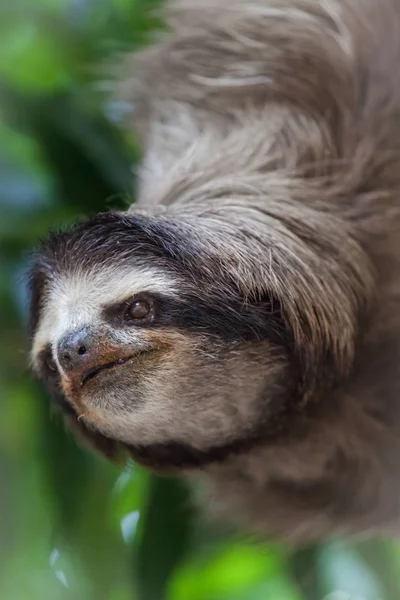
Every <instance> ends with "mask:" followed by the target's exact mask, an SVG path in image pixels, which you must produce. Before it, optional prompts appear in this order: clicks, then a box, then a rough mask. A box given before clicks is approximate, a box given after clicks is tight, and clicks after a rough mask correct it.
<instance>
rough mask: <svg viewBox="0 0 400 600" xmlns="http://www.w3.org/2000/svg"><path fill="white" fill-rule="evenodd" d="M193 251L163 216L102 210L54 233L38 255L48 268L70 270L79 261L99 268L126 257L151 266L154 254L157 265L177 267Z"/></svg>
mask: <svg viewBox="0 0 400 600" xmlns="http://www.w3.org/2000/svg"><path fill="white" fill-rule="evenodd" d="M191 255H192V256H193V253H192V252H191V249H190V240H188V239H186V238H185V236H184V235H182V233H181V232H179V230H178V228H177V227H173V226H172V225H171V224H170V223H168V222H167V221H164V220H163V219H162V218H160V219H157V220H155V219H154V220H153V219H150V218H146V217H141V216H133V215H132V216H131V215H128V214H126V213H100V214H98V215H96V216H95V217H93V218H91V219H88V220H86V221H82V222H80V223H77V224H76V225H74V226H73V227H72V228H71V229H69V230H66V231H60V232H55V233H52V234H50V235H49V236H48V238H47V239H46V240H45V241H44V242H43V244H42V245H41V247H40V249H39V252H38V255H37V258H38V260H39V261H41V262H42V264H43V266H47V268H50V269H54V270H56V271H58V272H65V271H67V272H68V271H69V270H74V269H75V268H76V265H79V267H80V268H83V269H90V268H97V269H98V268H101V267H103V266H108V265H116V266H118V267H120V266H123V264H124V262H125V261H127V262H129V263H131V264H134V265H140V264H143V262H145V264H146V265H147V266H149V260H151V259H152V258H153V259H154V260H155V263H154V264H155V265H156V266H157V265H159V266H162V267H163V268H168V267H171V266H175V267H176V263H179V262H182V261H184V258H187V257H189V256H191ZM163 259H164V260H163ZM165 259H166V260H165ZM171 259H175V260H172V262H171ZM150 266H151V265H150Z"/></svg>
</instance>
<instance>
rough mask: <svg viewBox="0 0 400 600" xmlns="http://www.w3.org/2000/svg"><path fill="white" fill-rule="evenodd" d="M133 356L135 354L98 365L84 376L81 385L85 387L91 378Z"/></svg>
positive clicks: (125, 361)
mask: <svg viewBox="0 0 400 600" xmlns="http://www.w3.org/2000/svg"><path fill="white" fill-rule="evenodd" d="M133 357H134V355H133V354H131V355H130V356H126V357H124V358H119V359H118V360H114V361H113V362H109V363H105V364H104V365H98V366H97V367H93V368H91V369H89V370H88V371H86V373H85V374H84V376H83V377H82V382H81V387H83V386H84V385H85V384H86V383H87V382H88V381H90V380H91V379H94V378H95V377H97V375H99V373H102V372H103V371H107V370H109V369H113V368H114V367H118V366H120V365H124V364H125V363H127V362H128V360H131V358H133Z"/></svg>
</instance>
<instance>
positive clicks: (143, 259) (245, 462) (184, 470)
mask: <svg viewBox="0 0 400 600" xmlns="http://www.w3.org/2000/svg"><path fill="white" fill-rule="evenodd" d="M167 13H168V15H167V18H168V20H169V24H170V26H171V30H172V31H171V32H170V33H167V34H165V35H164V36H163V37H162V38H161V39H160V40H159V41H158V42H157V43H156V44H154V45H153V46H152V47H150V48H148V49H145V50H143V51H142V52H140V53H138V54H136V55H134V56H133V57H128V59H127V60H126V61H125V62H124V64H123V67H122V69H121V71H122V73H123V78H122V82H121V83H120V84H119V86H118V93H119V96H120V97H122V98H123V99H124V100H125V101H128V102H129V103H130V104H131V106H132V107H133V110H132V116H131V123H130V126H131V127H132V128H133V129H134V130H135V131H137V133H138V134H139V136H140V138H141V141H142V145H143V150H144V156H143V164H142V168H141V171H140V187H139V194H138V202H137V203H136V204H135V205H133V206H132V207H131V208H130V209H129V210H128V211H127V212H125V213H122V212H118V213H108V214H100V215H98V216H96V217H94V218H93V219H89V220H88V221H86V222H83V223H79V224H77V225H76V226H75V227H74V228H72V229H71V230H69V231H66V232H62V233H57V234H53V235H51V236H49V238H48V240H46V241H45V242H44V244H43V245H42V247H41V248H40V249H39V251H38V254H37V256H36V259H35V262H34V265H33V268H32V277H31V291H32V302H31V325H32V339H33V342H32V362H33V367H34V370H35V371H36V373H37V374H38V375H39V377H40V378H41V379H43V382H44V384H45V385H46V386H47V387H48V389H49V390H50V391H51V393H52V394H53V395H54V397H55V398H56V399H57V400H58V403H59V405H60V406H61V408H62V409H63V410H64V412H65V415H66V418H67V420H68V422H69V423H70V424H71V426H72V427H73V428H74V429H75V430H76V431H77V432H78V433H79V432H81V433H82V434H83V436H84V437H85V438H88V439H90V440H91V441H92V442H93V443H94V444H95V445H97V446H99V447H101V448H102V449H103V450H104V451H105V452H106V453H108V454H111V453H112V452H113V450H114V447H115V446H116V444H117V443H118V444H122V446H124V447H125V448H126V449H128V451H129V452H130V453H131V454H132V456H133V457H134V458H135V459H136V460H137V461H138V462H140V463H142V464H143V465H146V466H148V467H149V468H151V469H154V470H156V471H157V472H161V473H166V474H169V473H174V474H176V473H178V474H182V475H184V476H186V477H189V478H192V479H195V480H199V479H200V480H201V481H202V482H203V483H204V484H205V487H206V488H207V489H208V491H209V500H208V502H209V503H210V504H211V505H214V504H215V505H216V507H217V509H218V510H219V509H221V510H222V511H224V512H225V513H227V514H228V515H230V516H231V517H233V518H234V520H236V521H237V522H238V523H240V524H241V526H242V527H245V528H246V529H247V530H249V531H253V532H256V533H257V534H259V535H261V536H262V537H264V538H267V537H270V536H272V537H279V538H285V539H291V540H294V541H300V542H305V541H310V540H315V539H319V538H321V537H326V536H328V535H332V534H346V535H349V534H360V533H362V534H366V533H368V534H373V533H377V532H385V531H386V532H388V531H390V532H392V533H393V531H396V530H397V527H398V522H399V516H400V515H399V509H400V504H399V502H400V496H399V494H400V479H399V475H400V466H399V458H398V456H399V450H400V372H399V371H400V262H399V261H400V198H399V190H400V85H399V82H398V77H397V70H398V65H399V64H400V41H399V40H400V2H398V1H397V0H385V1H384V2H379V3H377V2H376V0H364V1H362V0H347V1H345V0H326V1H325V2H322V1H321V2H316V1H315V0H202V2H201V3H198V2H197V1H196V0H186V1H185V0H182V1H179V2H175V3H172V4H170V5H168V7H167Z"/></svg>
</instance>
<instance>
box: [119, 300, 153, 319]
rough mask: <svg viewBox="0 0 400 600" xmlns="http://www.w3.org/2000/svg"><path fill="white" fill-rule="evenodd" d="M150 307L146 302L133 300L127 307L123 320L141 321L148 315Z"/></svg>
mask: <svg viewBox="0 0 400 600" xmlns="http://www.w3.org/2000/svg"><path fill="white" fill-rule="evenodd" d="M150 311H151V306H150V303H149V302H147V300H134V301H133V302H132V304H130V305H129V307H128V309H127V311H126V313H125V318H126V319H128V320H129V321H141V320H142V319H145V318H146V317H148V316H149V315H150Z"/></svg>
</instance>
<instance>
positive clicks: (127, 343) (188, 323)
mask: <svg viewBox="0 0 400 600" xmlns="http://www.w3.org/2000/svg"><path fill="white" fill-rule="evenodd" d="M210 252H211V251H210ZM31 329H32V363H33V368H34V371H35V373H36V374H37V375H38V377H39V378H40V379H41V380H42V381H43V384H44V385H45V386H46V388H47V389H48V390H49V392H50V393H51V395H52V396H53V397H54V398H55V399H56V401H57V403H58V405H59V406H60V407H61V408H62V409H63V411H64V412H65V413H66V414H67V416H68V419H69V421H70V423H72V424H73V426H74V428H75V429H78V430H80V431H81V433H83V434H84V435H85V437H87V438H91V439H92V441H94V442H95V443H97V442H98V443H97V445H99V446H101V445H103V446H104V448H105V447H106V446H108V448H109V449H111V448H112V447H113V445H114V443H117V442H118V443H122V444H123V445H124V446H125V447H126V448H128V449H129V450H130V452H131V453H132V454H133V456H134V457H135V458H136V459H137V460H139V461H140V462H142V463H144V464H147V465H149V466H150V467H153V468H156V469H163V470H165V469H167V470H174V469H176V468H191V467H195V466H202V465H204V464H206V463H207V462H209V461H213V460H218V459H220V458H221V457H223V456H224V455H229V454H230V453H231V452H235V451H239V450H240V449H241V448H242V447H247V446H249V445H251V444H252V443H255V442H256V441H257V440H258V439H259V437H260V436H265V435H267V434H268V431H269V430H272V429H273V430H276V429H277V428H279V427H280V424H279V423H280V420H279V416H280V415H281V413H282V412H283V411H284V410H285V409H286V403H285V402H286V401H285V398H286V396H287V394H288V393H289V392H290V393H292V392H293V387H294V378H293V377H292V376H289V371H290V369H291V368H292V367H293V365H292V363H291V360H290V350H289V345H290V339H289V338H288V335H287V332H285V327H284V324H283V321H282V316H281V315H280V311H279V303H278V301H276V302H275V304H274V302H272V300H271V298H267V297H265V298H261V297H260V298H257V299H253V301H250V300H249V299H245V298H244V297H243V294H241V292H240V290H239V288H238V287H237V285H236V283H235V281H231V278H230V276H227V275H226V273H225V274H224V270H223V267H221V266H219V265H218V264H217V262H216V261H215V260H213V259H212V256H211V255H210V254H209V253H207V252H206V251H205V250H204V248H202V247H200V246H196V242H195V240H194V238H193V239H192V240H190V236H188V235H187V232H186V231H184V230H183V229H182V228H180V227H179V226H174V227H172V225H171V224H170V223H169V222H168V221H162V220H161V219H151V218H145V217H137V216H131V215H126V214H122V213H121V214H106V215H99V216H97V217H96V218H94V219H92V220H90V221H88V222H85V223H81V224H78V225H76V226H75V227H74V228H73V229H72V230H70V231H67V232H63V233H59V234H55V235H52V236H50V237H49V239H48V240H47V241H46V242H45V243H44V244H43V245H42V247H41V248H40V249H39V251H38V253H37V255H36V258H35V261H34V264H33V267H32V272H31ZM104 448H103V449H104Z"/></svg>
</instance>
